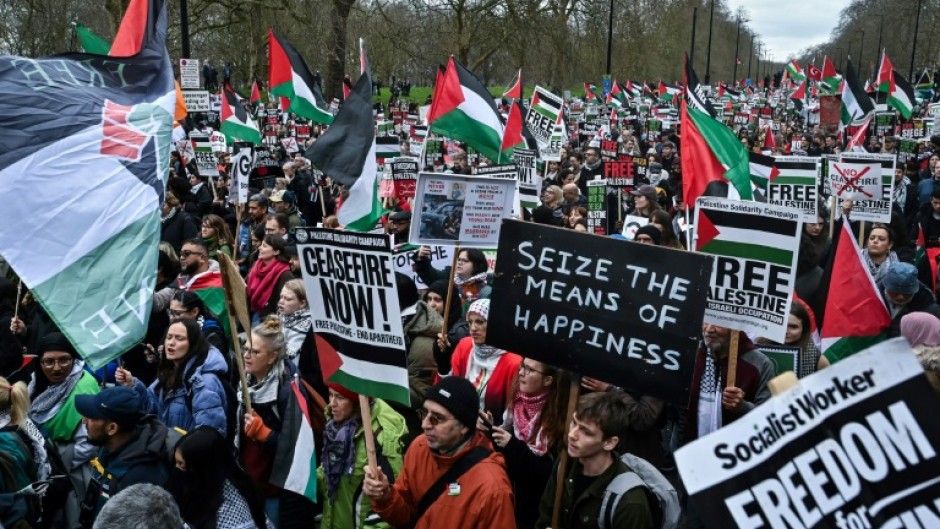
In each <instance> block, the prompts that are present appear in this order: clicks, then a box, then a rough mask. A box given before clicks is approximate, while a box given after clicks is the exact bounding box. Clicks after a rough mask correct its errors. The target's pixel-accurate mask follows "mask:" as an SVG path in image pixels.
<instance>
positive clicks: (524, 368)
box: [519, 362, 545, 376]
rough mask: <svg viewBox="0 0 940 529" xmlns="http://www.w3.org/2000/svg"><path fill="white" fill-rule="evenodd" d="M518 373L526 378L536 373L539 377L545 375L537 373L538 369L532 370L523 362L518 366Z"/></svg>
mask: <svg viewBox="0 0 940 529" xmlns="http://www.w3.org/2000/svg"><path fill="white" fill-rule="evenodd" d="M519 372H520V373H522V375H523V376H528V375H531V374H532V373H538V374H540V375H544V374H545V372H544V371H539V370H538V369H535V368H532V367H530V366H529V365H528V364H526V363H525V362H523V363H521V364H519Z"/></svg>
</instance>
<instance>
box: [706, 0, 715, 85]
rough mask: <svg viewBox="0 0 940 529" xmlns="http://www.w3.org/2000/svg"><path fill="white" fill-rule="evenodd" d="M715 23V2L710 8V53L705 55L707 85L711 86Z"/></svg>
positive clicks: (712, 1)
mask: <svg viewBox="0 0 940 529" xmlns="http://www.w3.org/2000/svg"><path fill="white" fill-rule="evenodd" d="M714 21H715V0H711V3H710V5H709V7H708V51H707V52H706V53H705V84H711V82H712V81H711V75H712V25H713V24H714Z"/></svg>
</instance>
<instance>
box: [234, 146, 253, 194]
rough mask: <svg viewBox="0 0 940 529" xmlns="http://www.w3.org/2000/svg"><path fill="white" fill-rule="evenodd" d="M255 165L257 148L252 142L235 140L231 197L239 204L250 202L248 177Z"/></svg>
mask: <svg viewBox="0 0 940 529" xmlns="http://www.w3.org/2000/svg"><path fill="white" fill-rule="evenodd" d="M254 166H255V148H254V145H252V144H251V143H250V142H235V143H233V144H232V183H231V185H232V188H233V189H234V191H235V192H234V193H229V197H230V199H236V201H237V202H238V203H239V204H245V203H246V202H248V179H249V177H250V176H251V170H252V168H254Z"/></svg>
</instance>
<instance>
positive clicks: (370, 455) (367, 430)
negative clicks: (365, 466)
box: [359, 394, 379, 474]
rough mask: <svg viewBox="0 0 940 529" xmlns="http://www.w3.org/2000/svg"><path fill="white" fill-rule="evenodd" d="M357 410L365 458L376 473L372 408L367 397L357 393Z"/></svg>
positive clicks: (376, 460)
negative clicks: (360, 418) (360, 419)
mask: <svg viewBox="0 0 940 529" xmlns="http://www.w3.org/2000/svg"><path fill="white" fill-rule="evenodd" d="M359 412H360V413H361V414H362V433H363V434H364V436H365V439H366V458H367V459H368V460H369V468H371V469H372V473H373V474H378V470H377V469H378V468H379V464H378V459H377V457H376V455H375V434H374V432H373V431H372V409H371V408H370V407H369V397H367V396H365V395H362V394H360V395H359Z"/></svg>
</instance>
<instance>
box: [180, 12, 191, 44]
mask: <svg viewBox="0 0 940 529" xmlns="http://www.w3.org/2000/svg"><path fill="white" fill-rule="evenodd" d="M180 40H181V41H182V44H181V48H182V49H181V50H180V51H181V52H182V54H183V58H184V59H189V58H191V57H190V56H189V51H190V50H189V7H188V6H187V5H186V0H180Z"/></svg>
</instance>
